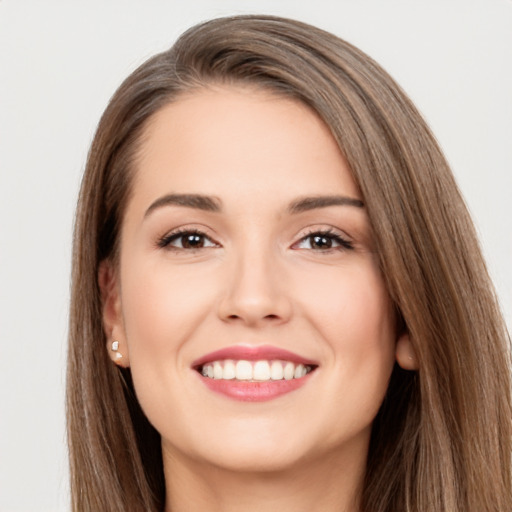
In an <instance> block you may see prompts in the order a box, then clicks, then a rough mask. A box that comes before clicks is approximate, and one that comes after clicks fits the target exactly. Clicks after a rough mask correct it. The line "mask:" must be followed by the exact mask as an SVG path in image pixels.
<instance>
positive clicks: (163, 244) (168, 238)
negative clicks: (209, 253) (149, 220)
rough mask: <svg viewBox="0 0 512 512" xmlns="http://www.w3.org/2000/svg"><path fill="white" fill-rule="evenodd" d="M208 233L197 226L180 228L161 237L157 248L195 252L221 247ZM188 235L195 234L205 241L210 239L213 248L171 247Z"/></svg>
mask: <svg viewBox="0 0 512 512" xmlns="http://www.w3.org/2000/svg"><path fill="white" fill-rule="evenodd" d="M207 231H208V230H207V229H205V228H198V227H197V226H190V225H189V226H187V225H185V226H180V227H177V228H174V229H172V230H170V231H168V232H166V233H165V234H164V235H163V236H161V237H159V238H158V239H157V241H156V246H157V247H158V248H160V249H169V250H175V251H193V250H199V249H211V248H215V247H220V246H221V244H220V243H219V242H218V241H217V240H216V239H215V238H213V236H212V235H210V234H208V233H207ZM187 234H195V235H198V236H201V237H204V238H205V239H208V240H209V241H210V242H211V243H212V244H213V246H207V247H197V248H190V249H186V248H182V247H175V246H172V245H170V244H171V242H172V241H174V240H176V239H178V238H179V237H180V236H184V235H187Z"/></svg>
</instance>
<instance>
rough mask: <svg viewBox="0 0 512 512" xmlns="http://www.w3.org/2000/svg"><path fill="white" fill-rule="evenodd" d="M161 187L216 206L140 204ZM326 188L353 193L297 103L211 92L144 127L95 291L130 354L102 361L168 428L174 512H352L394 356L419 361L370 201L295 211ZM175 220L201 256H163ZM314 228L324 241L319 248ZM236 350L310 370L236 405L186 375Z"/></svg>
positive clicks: (325, 135) (312, 118)
mask: <svg viewBox="0 0 512 512" xmlns="http://www.w3.org/2000/svg"><path fill="white" fill-rule="evenodd" d="M166 194H202V195H206V196H213V197H215V198H217V200H218V201H219V204H221V207H222V209H221V211H219V212H213V211H204V210H201V209H197V208H191V207H188V206H179V205H169V204H167V205H160V206H156V207H154V208H152V209H150V206H151V205H152V204H154V203H155V201H157V200H158V199H159V198H161V197H162V196H164V195H166ZM332 195H339V196H344V197H348V198H352V199H359V200H361V197H360V194H359V191H358V189H357V186H356V185H355V183H354V181H353V179H352V177H351V174H350V171H349V168H348V166H347V164H346V163H345V161H344V159H343V157H342V155H341V153H340V151H339V148H338V147H337V145H336V143H335V141H334V139H333V138H332V136H331V134H330V132H329V130H328V129H327V127H326V126H325V125H324V124H323V123H322V122H321V120H320V119H319V118H318V117H317V116H316V115H315V114H314V113H312V111H311V110H309V109H308V108H307V107H305V106H304V105H302V104H300V103H298V102H296V101H293V100H289V99H284V98H282V97H276V96H274V95H271V94H269V93H266V92H262V91H259V90H254V89H248V88H245V89H244V88H235V87H227V86H226V87H216V88H208V89H204V90H199V91H195V92H193V93H190V94H188V95H185V96H183V97H181V98H180V99H179V100H178V101H176V102H174V103H172V104H169V105H167V106H166V107H164V108H163V109H161V110H160V111H159V112H158V113H157V114H156V115H155V116H154V117H153V119H152V120H151V122H150V124H149V126H148V128H147V130H146V133H145V137H144V144H143V147H142V150H141V154H140V158H139V160H138V164H137V171H136V178H135V181H134V184H133V190H132V195H131V198H130V201H129V203H128V205H127V209H126V212H125V216H124V220H123V224H122V231H121V246H120V247H121V249H120V263H119V268H115V269H114V268H113V267H111V266H109V265H108V264H105V265H103V267H102V271H101V275H100V283H101V285H102V288H103V291H104V295H105V296H106V300H105V308H104V322H105V329H106V332H107V335H108V337H109V339H110V340H112V339H116V340H118V341H119V352H120V353H121V354H122V356H123V357H122V358H120V359H115V357H114V354H113V353H112V351H110V350H109V353H111V356H112V357H113V358H114V359H115V362H116V364H120V365H123V366H130V367H131V371H132V375H133V379H134V385H135V389H136V393H137V396H138V399H139V401H140V403H141V406H142V408H143V410H144V411H145V413H146V415H147V417H148V418H149V420H150V421H151V422H152V424H153V425H154V426H155V427H156V429H157V430H158V431H159V432H160V434H161V436H162V449H163V457H164V470H165V476H166V485H167V496H168V502H167V504H166V510H168V511H170V510H172V511H173V512H180V511H184V510H208V511H223V512H229V511H235V510H244V511H249V512H250V511H260V510H265V511H269V510H270V511H271V510H294V511H306V510H308V511H309V510H312V509H316V510H322V511H324V512H329V511H334V510H336V511H337V512H339V511H340V510H344V511H347V512H350V511H356V510H357V509H358V505H357V504H358V500H359V492H358V489H359V488H360V486H361V483H362V479H363V477H364V469H365V463H366V456H367V450H368V443H369V436H370V430H371V424H372V421H373V419H374V417H375V415H376V414H377V411H378V409H379V406H380V404H381V402H382V399H383V397H384V394H385V392H386V388H387V384H388V381H389V377H390V375H391V371H392V368H393V365H394V361H395V358H396V357H398V359H399V362H402V363H403V364H404V366H407V361H412V359H411V358H412V357H413V354H412V352H411V349H410V344H409V341H408V337H407V335H405V334H404V335H402V336H400V337H398V336H397V333H396V332H395V331H396V329H395V321H394V317H393V314H392V307H391V303H390V299H389V297H388V294H387V292H386V289H385V286H384V283H383V279H382V276H381V274H380V272H379V269H378V266H377V262H376V257H375V254H374V247H373V242H372V233H371V227H370V224H369V221H368V217H367V214H366V211H365V209H364V207H358V206H354V205H350V204H349V205H331V206H327V207H319V208H314V209H311V210H307V211H302V212H299V213H292V212H290V211H289V205H290V203H292V202H293V201H296V200H298V199H301V198H304V197H306V196H307V197H309V196H332ZM148 209H150V211H149V212H148ZM178 228H185V229H189V230H193V231H194V230H195V231H200V232H202V233H204V234H205V238H203V237H200V245H201V243H203V247H199V248H195V249H190V248H183V247H180V243H182V242H183V238H181V239H180V238H178V239H174V241H173V242H172V243H173V246H169V245H167V246H165V247H163V246H162V245H163V244H162V242H161V240H162V237H166V236H167V240H168V239H169V237H168V235H169V234H170V233H173V232H174V231H175V230H176V229H178ZM323 231H330V232H331V234H329V235H327V238H328V241H327V246H326V245H322V246H318V245H315V244H314V243H312V237H311V233H316V232H323ZM333 236H341V237H342V238H343V239H344V240H346V241H348V242H349V243H350V245H351V248H345V247H343V245H340V244H339V243H337V242H336V240H335V239H333V238H332V237H333ZM329 237H330V238H329ZM329 241H330V243H331V244H332V246H331V247H330V248H329V247H328V245H329ZM397 342H398V343H397ZM237 344H246V345H263V344H266V345H274V346H277V347H279V348H283V349H286V350H289V351H292V352H294V353H297V354H299V355H301V356H303V357H306V358H308V359H311V360H314V361H316V362H317V363H318V367H317V368H316V369H315V371H314V372H313V373H312V374H311V375H310V376H309V377H308V382H307V383H306V384H305V385H304V386H302V387H301V388H300V389H298V390H296V391H293V392H291V393H288V394H286V395H284V396H281V397H278V398H275V399H273V400H270V401H265V402H258V403H253V402H240V401H237V400H233V399H230V398H227V397H225V396H223V395H219V394H217V393H214V392H212V391H211V390H209V389H208V388H207V387H206V386H205V385H204V383H203V382H202V381H201V378H200V377H199V376H198V373H197V372H196V370H194V369H193V368H192V367H191V364H192V361H194V360H196V359H197V358H199V357H201V356H203V355H204V354H207V353H209V352H212V351H214V350H218V349H221V348H225V347H229V346H232V345H237ZM397 350H398V353H397ZM410 364H412V363H410Z"/></svg>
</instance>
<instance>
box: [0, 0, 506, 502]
mask: <svg viewBox="0 0 512 512" xmlns="http://www.w3.org/2000/svg"><path fill="white" fill-rule="evenodd" d="M248 12H256V13H269V14H279V15H284V16H288V17H293V18H297V19H300V20H303V21H306V22H309V23H312V24H316V25H318V26H320V27H322V28H324V29H327V30H330V31H332V32H334V33H336V34H337V35H339V36H341V37H343V38H345V39H347V40H348V41H350V42H352V43H354V44H355V45H356V46H359V47H360V48H361V49H363V50H364V51H366V52H367V53H369V54H370V55H371V56H372V57H374V58H375V59H376V60H377V61H378V62H380V63H381V64H382V65H383V66H384V67H385V68H386V69H387V70H388V71H389V72H390V73H391V75H392V76H394V77H395V78H396V79H397V80H398V82H399V83H400V84H401V85H402V86H403V87H404V89H405V90H406V91H407V92H408V93H409V95H410V96H411V97H412V99H413V101H414V102H415V103H416V104H417V106H418V107H419V109H420V110H421V111H422V112H423V114H424V116H425V117H426V119H427V121H428V122H429V124H430V125H431V127H432V128H433V131H434V133H435V134H436V136H437V137H438V139H439V141H440V144H441V146H442V147H443V149H444V151H445V153H446V155H447V157H448V160H449V161H450V163H451V165H452V168H453V171H454V173H455V175H456V178H457V180H458V182H459V184H460V187H461V188H462V190H463V193H464V194H465V197H466V199H467V203H468V205H469V208H470V210H471V212H472V214H473V217H474V220H475V222H476V224H477V227H478V230H479V232H480V234H481V240H482V245H483V248H484V251H485V254H486V256H487V259H488V262H489V267H490V271H491V274H492V276H493V278H494V280H495V283H496V286H497V290H498V294H499V297H500V300H501V303H502V307H503V311H504V313H505V316H506V318H507V321H508V324H509V327H510V326H511V325H512V265H511V263H512V207H511V202H512V201H511V199H510V198H511V191H512V172H511V162H512V66H511V64H512V1H511V0H478V1H471V0H461V1H457V0H437V1H435V0H429V1H421V0H402V1H393V0H386V1H382V0H358V1H356V0H354V1H350V0H337V1H334V0H333V1H322V0H311V1H300V0H290V1H257V0H256V1H249V0H247V1H244V0H238V1H237V0H229V1H216V0H204V1H194V0H188V1H186V2H182V1H163V0H161V1H151V0H139V1H135V0H131V1H130V0H122V1H121V0H119V1H109V0H103V1H93V0H88V1H65V0H63V1H60V2H58V1H50V0H45V1H41V0H33V1H23V0H0V512H19V511H23V512H41V511H45V512H46V511H48V512H50V511H65V510H68V484H67V461H66V448H65V414H64V374H65V356H66V331H67V318H68V311H67V310H68V297H69V293H68V287H69V273H70V251H71V233H72V225H73V212H74V205H75V201H76V196H77V190H78V186H79V183H80V178H81V173H82V171H83V168H84V163H85V159H86V155H87V151H88V147H89V144H90V142H91V139H92V136H93V133H94V130H95V126H96V124H97V122H98V120H99V117H100V115H101V113H102V111H103V109H104V108H105V106H106V104H107V101H108V99H109V97H110V96H111V95H112V93H113V92H114V90H115V89H116V87H117V86H118V85H119V84H120V82H121V81H122V79H124V78H125V77H126V76H127V75H128V74H129V73H130V72H131V71H132V70H133V69H134V68H135V67H137V66H138V65H139V64H141V63H142V62H143V61H144V60H145V59H146V58H147V57H149V56H150V55H152V54H154V53H156V52H157V51H160V50H163V49H166V48H167V47H169V46H170V44H171V43H172V42H173V41H174V40H175V39H176V37H177V36H178V35H179V34H180V33H181V32H182V31H183V30H185V29H186V28H188V27H189V26H191V25H193V24H195V23H197V22H199V21H201V20H205V19H208V18H211V17H217V16H221V15H228V14H236V13H248ZM98 512H100V511H98ZM101 512H103V511H101Z"/></svg>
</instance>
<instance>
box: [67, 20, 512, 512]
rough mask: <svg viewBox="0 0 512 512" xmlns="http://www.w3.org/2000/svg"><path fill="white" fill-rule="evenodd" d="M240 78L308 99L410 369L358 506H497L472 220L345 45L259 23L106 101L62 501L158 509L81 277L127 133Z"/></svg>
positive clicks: (116, 183) (505, 363)
mask: <svg viewBox="0 0 512 512" xmlns="http://www.w3.org/2000/svg"><path fill="white" fill-rule="evenodd" d="M218 84H221V85H222V84H226V85H236V86H240V85H244V84H246V85H250V86H255V87H258V88H262V89H265V90H268V91H270V92H272V93H274V94H280V95H284V96H285V97H288V98H294V99H296V100H298V101H300V102H302V103H304V104H306V105H308V106H309V107H310V108H311V109H312V110H313V111H314V112H316V114H317V115H318V116H319V117H320V118H321V119H322V120H323V121H324V122H325V123H326V125H327V126H328V127H329V129H330V131H331V133H332V135H333V137H334V138H335V139H336V141H337V143H338V145H339V147H340V150H341V151H342V153H343V155H344V157H345V159H346V161H347V162H348V164H349V167H350V169H351V172H352V174H353V177H354V180H355V182H356V183H357V185H358V186H359V188H360V190H361V194H362V197H363V199H364V202H365V205H366V208H367V211H368V215H369V218H370V222H371V225H372V229H373V232H374V237H375V245H376V248H377V253H378V258H379V264H380V266H381V269H382V273H383V276H384V279H385V281H386V285H387V289H388V291H389V294H390V296H391V298H392V300H393V302H394V304H395V307H396V310H397V311H398V313H399V315H400V319H401V322H402V323H403V326H404V329H407V330H408V332H409V334H410V336H411V340H412V343H413V344H414V348H415V351H416V354H417V357H418V361H419V366H420V371H419V372H407V371H403V370H401V369H400V368H399V367H398V366H396V367H395V369H394V371H393V374H392V377H391V381H390V385H389V390H388V393H387V396H386V398H385V400H384V403H383V405H382V407H381V409H380V411H379V414H378V416H377V418H376V419H375V422H374V425H373V431H372V438H371V442H370V449H369V454H368V464H367V474H366V479H365V482H364V488H363V489H362V508H361V510H362V511H364V512H397V511H407V512H420V511H421V512H442V511H445V512H448V511H450V512H468V511H471V512H473V511H474V512H477V511H478V512H491V511H493V512H497V511H503V510H512V498H511V496H512V469H511V454H512V426H511V418H512V408H511V397H510V339H509V336H508V333H507V331H506V327H505V324H504V322H503V320H502V318H501V315H500V312H499V309H498V306H497V301H496V298H495V295H494V292H493V288H492V285H491V283H490V279H489V276H488V273H487V271H486V267H485V263H484V261H483V258H482V255H481V251H480V249H479V244H478V241H477V237H476V235H475V231H474V227H473V225H472V222H471V219H470V216H469V214H468V212H467V209H466V207H465V205H464V201H463V199H462V198H461V195H460V193H459V190H458V188H457V186H456V184H455V181H454V178H453V176H452V174H451V172H450V170H449V168H448V165H447V163H446V161H445V158H444V157H443V155H442V153H441V151H440V149H439V147H438V145H437V143H436V141H435V139H434V137H433V135H432V134H431V132H430V131H429V129H428V127H427V126H426V124H425V122H424V121H423V119H422V118H421V116H420V114H419V113H418V112H417V110H416V109H415V107H414V106H413V105H412V103H411V102H410V100H409V99H408V98H407V96H406V95H405V93H404V92H403V91H402V90H401V89H400V88H399V86H398V85H397V84H396V83H395V82H394V81H393V80H392V79H391V78H390V77H389V75H387V73H385V72H384V71H383V70H382V68H380V66H378V65H377V64H376V63H375V62H374V61H373V60H371V59H370V58H369V57H368V56H366V55H365V54H364V53H363V52H361V51H360V50H358V49H356V48H354V47H353V46H352V45H350V44H349V43H347V42H345V41H343V40H341V39H338V38H336V37H335V36H333V35H332V34H329V33H327V32H324V31H322V30H320V29H317V28H314V27H312V26H309V25H306V24H304V23H300V22H297V21H292V20H285V19H281V18H275V17H270V16H239V17H233V18H223V19H217V20H212V21H210V22H206V23H203V24H201V25H198V26H196V27H193V28H192V29H190V30H188V31H187V32H186V33H184V34H183V35H182V36H181V37H180V39H179V40H178V41H177V42H176V43H175V45H174V46H173V47H172V48H171V49H170V50H168V51H166V52H163V53H161V54H159V55H156V56H155V57H153V58H151V59H150V60H148V61H147V62H146V63H145V64H143V65H142V66H141V67H140V68H138V69H137V70H136V71H135V72H134V73H133V74H132V75H130V77H128V78H127V79H126V80H125V82H123V84H122V85H121V86H120V88H119V89H118V90H117V92H116V93H115V95H114V96H113V98H112V99H111V101H110V103H109V105H108V107H107V109H106V111H105V113H104V115H103V117H102V119H101V121H100V124H99V126H98V130H97V133H96V135H95V138H94V141H93V144H92V147H91V150H90V153H89V157H88V162H87V166H86V171H85V174H84V178H83V182H82V187H81V191H80V197H79V202H78V208H77V215H76V223H75V235H74V250H73V273H72V298H71V316H70V331H69V355H68V358H69V359H68V391H67V413H68V439H69V445H70V461H71V462H70V464H71V493H72V507H73V511H75V512H78V511H80V512H84V511H88V510H91V511H92V510H112V511H117V510H119V511H128V510H130V511H138V510H141V511H143V510H144V511H149V510H151V511H161V510H163V506H164V502H165V486H164V480H163V469H162V455H161V448H160V438H159V435H158V433H157V432H156V431H155V429H154V428H153V427H152V426H151V425H150V424H149V422H148V420H147V419H146V417H145V416H144V413H143V412H142V410H141V409H140V406H139V404H138V402H137V399H136V396H135V393H134V390H133V385H132V383H131V378H130V372H129V370H120V369H118V368H116V367H115V366H114V365H113V364H112V362H111V361H110V359H109V358H108V355H107V351H106V348H105V347H106V337H105V333H104V329H103V324H102V304H101V293H100V289H99V286H98V271H99V267H100V264H101V262H103V261H106V260H110V261H111V262H113V263H114V264H115V262H116V261H117V256H118V248H119V237H120V227H121V224H122V220H123V215H124V211H125V208H126V204H127V202H128V201H129V197H130V191H131V185H132V183H133V179H134V173H135V172H136V169H137V157H138V154H139V153H140V150H141V148H142V147H143V142H144V130H145V127H146V125H147V123H148V122H150V120H151V118H152V116H153V114H155V113H156V112H157V111H158V110H159V109H160V108H162V107H163V106H164V105H165V104H168V103H169V102H173V101H176V100H178V99H179V97H180V95H182V94H186V93H190V92H193V91H194V90H196V89H199V88H203V87H209V86H211V85H218Z"/></svg>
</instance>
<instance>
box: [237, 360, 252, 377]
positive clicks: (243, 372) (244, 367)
mask: <svg viewBox="0 0 512 512" xmlns="http://www.w3.org/2000/svg"><path fill="white" fill-rule="evenodd" d="M236 378H237V380H252V364H251V363H250V362H249V361H244V360H241V361H238V362H237V363H236Z"/></svg>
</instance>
